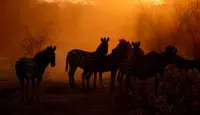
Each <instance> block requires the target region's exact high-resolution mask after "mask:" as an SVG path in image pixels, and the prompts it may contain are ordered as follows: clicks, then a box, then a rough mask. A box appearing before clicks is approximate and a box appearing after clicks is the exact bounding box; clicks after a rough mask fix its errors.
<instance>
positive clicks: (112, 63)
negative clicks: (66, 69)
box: [82, 39, 130, 91]
mask: <svg viewBox="0 0 200 115" xmlns="http://www.w3.org/2000/svg"><path fill="white" fill-rule="evenodd" d="M129 46H130V43H129V42H128V41H126V40H124V39H120V40H119V44H118V45H117V46H116V48H114V49H113V50H112V53H111V54H108V55H106V56H104V57H103V58H102V60H100V61H96V62H95V63H93V65H95V66H88V67H87V68H85V69H84V75H86V76H85V78H87V87H89V79H90V77H91V74H92V72H100V73H102V72H108V71H110V72H111V80H110V91H112V90H113V89H114V81H115V76H116V72H117V70H118V68H119V65H120V63H121V62H122V61H123V60H124V59H125V58H126V57H127V55H128V49H129ZM82 82H83V83H84V79H82Z"/></svg>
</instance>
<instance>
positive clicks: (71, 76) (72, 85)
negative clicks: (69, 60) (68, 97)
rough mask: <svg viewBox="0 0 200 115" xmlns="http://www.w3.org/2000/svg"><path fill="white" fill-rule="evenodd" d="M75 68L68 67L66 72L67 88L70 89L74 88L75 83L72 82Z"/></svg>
mask: <svg viewBox="0 0 200 115" xmlns="http://www.w3.org/2000/svg"><path fill="white" fill-rule="evenodd" d="M76 69H77V66H76V67H72V66H70V69H69V72H68V76H69V86H70V87H71V88H72V87H76V84H75V81H74V74H75V72H76Z"/></svg>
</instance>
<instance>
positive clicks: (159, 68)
mask: <svg viewBox="0 0 200 115" xmlns="http://www.w3.org/2000/svg"><path fill="white" fill-rule="evenodd" d="M176 52H177V49H176V48H175V47H174V46H172V45H169V46H167V47H166V48H165V52H162V53H158V52H156V51H152V52H150V53H148V54H146V55H144V56H142V57H140V58H137V59H135V60H133V61H131V62H129V67H127V66H124V65H123V64H126V63H122V64H121V66H120V71H122V72H123V73H125V75H126V83H127V86H128V87H129V89H130V90H132V86H131V83H130V77H131V76H135V77H138V78H139V79H140V80H142V81H144V80H146V79H147V78H149V77H153V76H155V75H156V74H157V73H159V74H162V73H163V71H164V68H165V67H166V66H167V65H168V64H175V62H176V59H175V58H174V57H176ZM122 77H123V76H118V82H119V88H120V90H121V85H122ZM157 85H158V79H157V78H156V79H155V93H156V95H157Z"/></svg>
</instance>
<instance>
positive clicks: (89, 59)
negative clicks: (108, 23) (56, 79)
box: [65, 38, 110, 87]
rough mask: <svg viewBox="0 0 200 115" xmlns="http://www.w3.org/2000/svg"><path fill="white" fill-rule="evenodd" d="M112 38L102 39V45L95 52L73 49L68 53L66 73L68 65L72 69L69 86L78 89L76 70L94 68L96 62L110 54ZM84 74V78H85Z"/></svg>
mask: <svg viewBox="0 0 200 115" xmlns="http://www.w3.org/2000/svg"><path fill="white" fill-rule="evenodd" d="M109 40H110V38H101V44H100V45H99V46H98V48H97V50H96V51H95V52H87V51H83V50H80V49H73V50H71V51H69V52H68V54H67V56H66V68H65V69H66V72H67V71H68V65H69V67H70V69H69V72H68V76H69V86H70V87H76V84H75V81H74V74H75V72H76V69H77V68H78V67H80V68H81V69H83V70H85V68H87V67H90V66H92V67H94V66H96V65H94V63H96V61H100V60H101V59H102V57H104V56H105V55H106V54H107V53H108V42H109ZM83 74H84V72H83ZM83 74H82V76H83Z"/></svg>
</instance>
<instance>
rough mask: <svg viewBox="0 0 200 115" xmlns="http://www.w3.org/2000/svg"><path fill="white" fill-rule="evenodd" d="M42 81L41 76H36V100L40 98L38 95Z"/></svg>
mask: <svg viewBox="0 0 200 115" xmlns="http://www.w3.org/2000/svg"><path fill="white" fill-rule="evenodd" d="M41 81H42V76H41V77H39V78H37V84H36V86H37V87H36V88H37V93H36V99H37V100H41V97H40V83H41Z"/></svg>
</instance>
